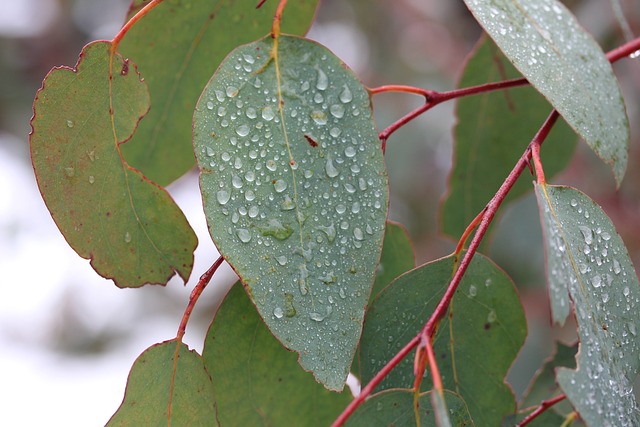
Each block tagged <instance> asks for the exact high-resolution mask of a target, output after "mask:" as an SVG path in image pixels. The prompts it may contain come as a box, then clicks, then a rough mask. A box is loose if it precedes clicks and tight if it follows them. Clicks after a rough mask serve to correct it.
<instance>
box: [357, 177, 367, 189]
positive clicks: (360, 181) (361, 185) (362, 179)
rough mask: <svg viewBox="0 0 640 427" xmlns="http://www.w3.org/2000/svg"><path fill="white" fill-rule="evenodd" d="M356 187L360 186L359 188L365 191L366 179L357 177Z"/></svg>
mask: <svg viewBox="0 0 640 427" xmlns="http://www.w3.org/2000/svg"><path fill="white" fill-rule="evenodd" d="M358 188H360V190H362V191H365V190H366V189H367V181H365V180H364V178H359V179H358Z"/></svg>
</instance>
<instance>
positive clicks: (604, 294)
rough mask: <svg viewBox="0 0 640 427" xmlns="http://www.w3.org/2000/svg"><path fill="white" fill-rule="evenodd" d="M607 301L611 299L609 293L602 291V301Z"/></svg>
mask: <svg viewBox="0 0 640 427" xmlns="http://www.w3.org/2000/svg"><path fill="white" fill-rule="evenodd" d="M607 301H609V294H608V293H607V292H603V293H602V302H603V303H605V304H606V303H607Z"/></svg>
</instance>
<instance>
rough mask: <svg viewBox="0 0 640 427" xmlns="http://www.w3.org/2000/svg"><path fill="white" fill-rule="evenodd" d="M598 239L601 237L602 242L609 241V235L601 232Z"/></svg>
mask: <svg viewBox="0 0 640 427" xmlns="http://www.w3.org/2000/svg"><path fill="white" fill-rule="evenodd" d="M600 237H602V240H604V241H605V242H606V241H608V240H609V239H611V234H609V233H607V232H606V231H603V232H602V234H601V235H600Z"/></svg>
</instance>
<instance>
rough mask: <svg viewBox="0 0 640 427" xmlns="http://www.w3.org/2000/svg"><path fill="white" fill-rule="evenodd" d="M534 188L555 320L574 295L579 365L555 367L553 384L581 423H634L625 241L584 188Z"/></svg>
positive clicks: (631, 301) (637, 319) (631, 306)
mask: <svg viewBox="0 0 640 427" xmlns="http://www.w3.org/2000/svg"><path fill="white" fill-rule="evenodd" d="M536 195H537V197H538V204H539V206H540V215H541V217H542V228H543V230H544V238H545V246H546V248H545V249H546V253H547V278H548V281H549V289H550V291H549V292H550V297H551V308H552V315H553V320H554V321H555V322H558V323H563V322H564V320H565V318H566V316H567V315H568V314H569V310H570V301H571V302H573V307H574V311H575V314H576V320H577V322H578V335H579V338H580V351H579V353H578V358H577V365H578V368H577V370H571V369H567V368H561V369H559V370H558V371H557V378H556V379H557V381H558V384H559V385H560V387H561V388H562V390H563V391H564V393H565V394H566V395H567V397H568V399H569V400H570V401H571V403H572V404H573V406H574V407H575V408H576V410H577V411H578V413H580V416H581V417H582V418H583V419H584V420H585V422H586V423H587V425H590V426H627V425H640V408H638V405H637V402H636V400H635V397H634V394H633V382H634V380H635V378H636V376H637V375H638V368H639V364H640V361H639V360H638V353H639V351H640V338H639V337H638V331H637V328H638V326H639V325H640V311H639V310H638V305H639V303H640V287H639V285H638V278H637V277H636V274H635V270H634V268H633V265H632V264H631V260H630V259H629V255H628V253H627V249H626V248H625V246H624V243H623V242H622V239H621V238H620V236H619V235H618V233H617V232H616V230H615V228H614V227H613V224H612V223H611V220H610V219H609V218H608V217H607V216H606V214H605V213H604V212H603V211H602V209H601V208H600V207H599V206H598V205H597V204H596V203H594V202H593V201H592V200H591V199H590V198H589V197H587V196H586V195H585V194H583V193H581V192H579V191H578V190H575V189H573V188H569V187H560V186H549V185H546V184H543V185H538V184H536Z"/></svg>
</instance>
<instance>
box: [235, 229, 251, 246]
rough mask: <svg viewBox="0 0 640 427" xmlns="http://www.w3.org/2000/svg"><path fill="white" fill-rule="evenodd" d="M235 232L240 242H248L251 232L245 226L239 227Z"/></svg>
mask: <svg viewBox="0 0 640 427" xmlns="http://www.w3.org/2000/svg"><path fill="white" fill-rule="evenodd" d="M236 234H237V235H238V238H239V239H240V241H241V242H242V243H248V242H249V241H250V240H251V232H250V231H249V230H247V229H246V228H239V229H238V230H237V231H236Z"/></svg>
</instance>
